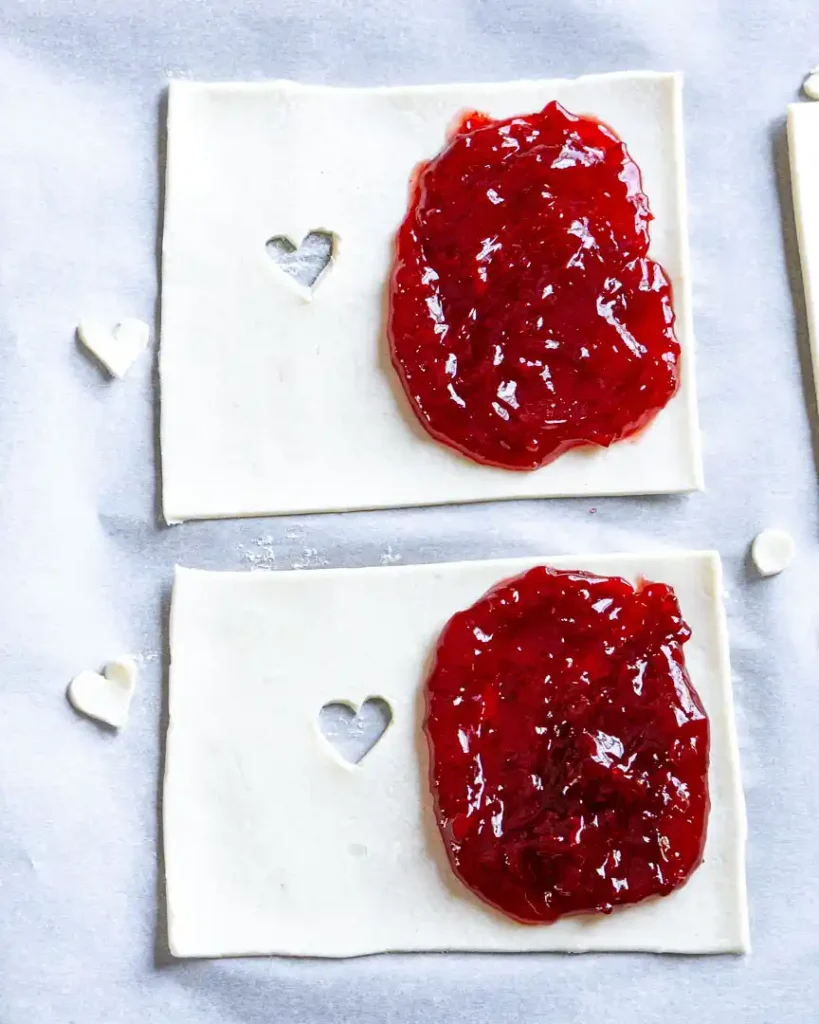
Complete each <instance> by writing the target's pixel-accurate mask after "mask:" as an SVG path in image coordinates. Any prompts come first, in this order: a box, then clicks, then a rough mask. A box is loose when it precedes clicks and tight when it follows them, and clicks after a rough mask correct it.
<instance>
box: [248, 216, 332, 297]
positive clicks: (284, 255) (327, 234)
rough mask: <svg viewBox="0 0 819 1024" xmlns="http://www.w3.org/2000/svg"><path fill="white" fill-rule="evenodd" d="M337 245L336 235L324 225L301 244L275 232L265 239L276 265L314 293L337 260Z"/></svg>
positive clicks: (305, 292) (288, 276) (301, 287)
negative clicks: (335, 256) (323, 228)
mask: <svg viewBox="0 0 819 1024" xmlns="http://www.w3.org/2000/svg"><path fill="white" fill-rule="evenodd" d="M335 247H336V246H335V235H333V233H332V232H331V231H324V230H320V229H316V230H315V231H310V232H309V233H308V234H306V235H305V236H304V238H303V239H302V241H301V245H299V246H296V245H295V244H294V242H293V240H292V239H291V238H288V237H287V235H274V236H273V237H272V238H269V239H268V240H267V242H266V243H265V249H266V250H267V255H268V256H269V257H270V259H271V260H272V261H273V265H274V266H275V267H277V268H278V269H279V270H281V271H282V273H284V274H286V275H287V279H288V281H289V282H290V283H291V284H295V285H296V286H297V288H298V290H299V291H300V292H301V293H302V294H306V295H308V296H312V293H313V290H314V288H315V287H316V285H317V284H318V283H319V281H320V279H321V278H322V276H323V275H324V273H325V272H326V270H327V268H328V267H329V266H330V264H331V263H332V262H333V255H334V252H335Z"/></svg>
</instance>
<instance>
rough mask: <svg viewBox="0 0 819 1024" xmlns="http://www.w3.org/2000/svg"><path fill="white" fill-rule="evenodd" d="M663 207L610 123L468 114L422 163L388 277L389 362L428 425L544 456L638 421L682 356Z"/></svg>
mask: <svg viewBox="0 0 819 1024" xmlns="http://www.w3.org/2000/svg"><path fill="white" fill-rule="evenodd" d="M651 219H652V218H651V213H650V211H649V206H648V199H647V198H646V196H645V195H644V194H643V192H642V185H641V179H640V171H639V168H638V167H637V165H636V164H635V163H634V161H633V160H632V159H631V157H630V156H629V154H628V151H627V149H626V146H625V144H624V143H623V142H622V141H621V140H620V139H619V138H618V137H617V135H616V134H615V133H614V132H613V131H612V130H611V128H609V127H607V126H606V125H605V124H602V123H601V122H599V121H596V120H594V119H593V118H591V117H576V116H574V115H573V114H570V113H569V112H568V111H567V110H565V109H564V108H563V107H561V106H560V104H558V103H549V104H548V105H547V106H546V107H544V109H543V110H541V111H540V112H539V113H536V114H530V115H528V116H526V117H513V118H509V119H508V120H506V121H492V120H490V119H489V118H488V117H486V116H485V115H483V114H478V113H470V114H468V115H466V116H465V117H464V118H463V119H462V120H461V122H460V123H459V125H458V126H457V128H456V130H455V132H454V134H453V135H452V136H451V137H450V139H449V141H448V143H447V145H446V146H445V148H444V149H443V151H442V152H441V153H440V154H439V155H438V156H436V157H435V158H434V159H433V160H431V161H430V162H429V163H427V164H424V165H422V166H421V167H420V168H419V170H418V172H417V175H416V179H415V184H414V189H413V195H412V199H411V204H410V209H409V212H408V214H407V216H406V219H405V220H404V223H403V224H402V226H401V228H400V230H399V232H398V237H397V242H396V254H395V263H394V266H393V271H392V278H391V288H390V310H389V318H388V335H389V340H390V346H391V352H392V361H393V365H394V366H395V369H396V371H397V373H398V375H399V377H400V379H401V382H402V384H403V386H404V390H405V391H406V393H407V396H408V398H409V400H410V403H411V405H412V407H413V409H414V410H415V413H416V415H417V416H418V418H419V420H420V421H421V423H422V424H423V425H424V426H425V427H426V429H427V430H428V431H429V433H430V434H432V436H433V437H435V438H437V439H438V440H439V441H442V442H443V443H445V444H447V445H450V446H451V447H453V448H456V449H457V450H458V451H460V452H462V453H463V454H464V455H467V456H469V457H470V458H472V459H474V460H476V461H477V462H481V463H486V464H489V465H494V466H502V467H505V468H508V469H535V468H537V467H538V466H543V465H545V464H546V463H548V462H551V461H552V460H553V459H556V458H557V457H558V456H560V455H562V454H563V453H564V452H566V451H568V450H569V449H570V448H574V447H576V446H578V445H610V444H611V443H612V442H614V441H618V440H621V439H622V438H625V437H628V436H629V435H632V434H634V433H635V432H637V431H638V430H640V429H641V428H642V427H644V426H645V425H646V424H647V423H648V422H649V421H650V420H651V419H652V418H653V417H654V416H655V415H656V413H657V412H658V411H659V410H660V409H662V408H663V406H664V405H665V404H666V403H667V402H668V400H669V399H670V398H671V397H672V395H673V394H674V393H675V391H676V390H677V386H678V383H679V359H680V346H679V343H678V342H677V339H676V337H675V335H674V311H673V307H672V301H671V298H672V297H671V285H670V283H669V280H668V277H667V276H666V274H665V271H664V270H663V268H662V267H661V266H660V265H659V264H658V263H656V262H654V261H653V260H650V259H648V257H647V253H648V244H649V234H648V225H649V221H650V220H651Z"/></svg>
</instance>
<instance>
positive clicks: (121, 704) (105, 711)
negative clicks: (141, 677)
mask: <svg viewBox="0 0 819 1024" xmlns="http://www.w3.org/2000/svg"><path fill="white" fill-rule="evenodd" d="M137 675H138V673H137V667H136V664H135V663H134V660H133V658H117V660H116V661H110V662H109V663H108V664H107V665H106V666H105V674H104V675H100V674H99V672H91V671H89V670H86V671H84V672H80V674H79V675H77V676H74V678H73V679H72V680H71V682H70V683H69V685H68V691H67V696H68V699H69V701H70V702H71V704H72V705H73V706H74V708H76V710H77V711H79V712H81V713H82V714H83V715H88V717H89V718H95V719H96V720H97V721H98V722H105V724H106V725H111V726H113V727H114V728H115V729H121V728H122V726H123V725H125V723H126V722H127V721H128V712H129V710H130V708H131V701H132V699H133V696H134V690H135V689H136V684H137Z"/></svg>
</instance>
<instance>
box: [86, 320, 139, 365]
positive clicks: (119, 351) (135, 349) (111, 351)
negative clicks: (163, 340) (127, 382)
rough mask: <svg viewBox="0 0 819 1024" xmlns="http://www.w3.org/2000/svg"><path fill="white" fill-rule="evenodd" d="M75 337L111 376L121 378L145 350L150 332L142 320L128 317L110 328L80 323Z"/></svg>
mask: <svg viewBox="0 0 819 1024" xmlns="http://www.w3.org/2000/svg"><path fill="white" fill-rule="evenodd" d="M77 336H78V337H79V339H80V341H81V342H82V344H83V345H84V346H85V347H86V348H87V349H88V351H89V352H91V353H93V354H94V355H95V356H96V357H97V359H99V361H100V362H101V363H102V365H103V366H104V367H105V368H106V370H108V372H109V373H110V374H111V376H112V377H124V376H125V374H126V373H127V372H128V371H129V370H130V369H131V367H132V366H133V364H134V363H135V362H136V360H137V359H138V358H139V357H140V356H141V355H142V353H143V351H144V350H145V348H146V347H147V345H148V338H149V336H150V330H149V328H148V325H147V324H146V323H144V322H143V321H142V320H134V319H131V318H129V319H127V320H123V321H122V323H118V324H115V325H114V326H113V327H111V326H110V325H109V324H105V323H103V322H102V321H101V320H91V319H88V320H82V321H80V325H79V327H78V328H77Z"/></svg>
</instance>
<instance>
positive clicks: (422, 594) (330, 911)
mask: <svg viewBox="0 0 819 1024" xmlns="http://www.w3.org/2000/svg"><path fill="white" fill-rule="evenodd" d="M537 564H551V565H555V566H557V567H561V568H579V569H587V570H590V571H592V572H598V573H603V574H608V575H615V574H616V575H622V576H625V577H627V578H630V579H632V580H636V579H637V578H639V577H640V576H643V575H644V576H647V577H649V578H652V579H658V580H663V581H665V582H668V583H670V584H671V585H672V586H674V587H675V589H676V591H677V595H678V598H679V600H680V605H681V609H682V613H683V615H684V617H685V618H686V619H687V621H688V622H689V624H690V625H691V628H692V632H693V636H692V639H691V641H690V642H689V643H688V644H687V645H686V660H687V663H688V668H689V672H690V674H691V678H692V681H693V683H694V685H695V686H696V688H697V690H698V692H699V694H700V697H701V698H702V700H703V703H704V705H705V708H706V710H707V712H708V714H709V717H710V720H711V737H712V739H711V765H710V769H709V785H710V792H711V816H710V820H709V826H708V838H707V841H706V848H705V856H704V860H703V863H702V864H701V865H700V867H699V868H698V869H697V870H696V871H695V872H694V874H693V875H692V877H691V879H690V880H689V881H688V882H687V884H686V885H685V886H683V887H682V888H681V889H679V890H677V891H676V892H674V893H672V894H671V895H670V896H668V897H665V898H663V899H659V900H649V901H645V902H643V903H641V904H638V905H635V906H633V907H629V908H626V909H623V910H620V911H617V912H615V913H613V914H611V915H609V916H605V915H586V916H582V917H575V918H564V919H562V920H560V921H558V922H556V923H555V924H553V925H544V926H533V925H522V924H520V923H518V922H515V921H513V920H511V919H509V918H506V917H504V916H503V915H501V914H499V913H498V912H496V911H494V910H493V909H491V908H490V907H488V906H487V905H485V904H484V903H482V902H481V901H480V900H478V899H477V898H476V897H475V896H474V895H473V894H472V893H471V892H470V891H469V890H467V889H466V888H465V887H464V886H463V885H461V883H460V882H459V881H458V880H457V879H456V878H455V876H454V875H453V874H452V872H451V870H450V869H449V866H448V863H447V860H446V855H445V853H444V850H443V846H442V844H441V842H440V838H439V836H438V833H437V829H436V828H435V823H434V819H433V817H432V810H431V798H430V794H429V786H428V778H427V762H426V747H425V744H424V742H423V737H422V735H421V732H420V707H421V702H420V696H421V691H422V685H423V679H424V677H425V672H426V667H427V664H428V660H427V659H428V657H429V654H430V651H431V649H432V646H433V644H434V642H435V640H436V638H437V636H438V633H439V631H440V629H441V628H442V626H443V625H444V623H445V622H446V621H447V619H448V618H449V617H450V616H451V614H453V613H454V612H455V611H456V610H458V609H460V608H463V607H466V606H468V605H469V604H471V603H472V602H473V601H474V600H476V599H477V598H478V597H479V596H481V594H483V593H484V592H485V591H486V590H487V589H488V588H489V587H490V586H492V585H494V584H495V583H496V582H498V581H499V580H501V579H504V578H508V577H510V576H513V575H516V574H518V573H520V572H522V571H524V570H526V569H527V568H530V567H531V566H533V565H537ZM171 658H172V662H171V671H170V701H169V708H170V719H169V728H168V736H167V758H166V774H165V791H164V804H163V810H164V844H165V866H166V876H167V897H168V930H169V941H170V948H171V951H172V952H173V954H174V955H175V956H178V957H222V956H239V955H265V954H281V955H295V956H322V957H349V956H357V955H363V954H367V953H374V952H382V951H395V950H407V951H423V950H466V951H469V950H475V951H495V952H503V951H506V952H515V951H536V950H541V951H570V952H585V951H634V950H642V951H649V952H674V953H729V952H746V951H747V950H748V949H749V936H748V911H747V901H746V891H745V860H744V857H745V837H746V822H745V808H744V798H743V793H742V788H741V782H740V770H739V759H738V749H737V739H736V732H735V725H734V710H733V697H732V691H731V678H730V666H729V657H728V639H727V632H726V624H725V616H724V610H723V607H722V573H721V565H720V561H719V557H718V555H716V554H715V553H713V552H680V553H673V554H659V555H658V554H654V555H601V556H582V557H580V556H572V557H567V556H560V557H554V558H546V557H545V558H522V559H504V560H497V561H488V562H461V563H452V564H442V565H435V564H433V565H418V566H407V567H404V566H402V567H389V568H373V569H324V570H311V571H309V572H304V571H288V572H247V573H219V572H209V571H199V570H191V569H183V568H178V569H177V571H176V578H175V584H174V594H173V605H172V612H171ZM374 695H377V696H381V697H383V698H385V699H386V700H387V701H388V702H389V704H390V706H391V708H392V709H393V716H394V717H393V722H392V724H391V726H390V728H389V729H388V731H387V733H385V735H384V737H382V739H381V741H380V742H379V743H378V744H377V746H376V747H375V748H374V749H373V750H372V751H371V753H370V754H369V755H368V756H367V757H366V758H365V759H364V760H363V761H362V762H361V763H360V764H359V765H358V766H355V767H350V765H348V764H346V763H343V762H342V761H341V760H340V759H339V758H338V757H337V756H335V755H334V754H333V752H332V750H331V749H330V748H329V747H328V745H327V743H326V741H325V740H324V739H323V737H322V736H321V735H320V733H319V731H318V729H317V728H316V720H317V716H318V712H319V710H320V708H321V707H322V706H323V705H324V704H325V703H327V702H328V701H332V700H339V699H346V700H349V701H352V702H353V703H355V704H361V703H362V702H363V701H364V700H365V699H366V698H367V697H370V696H374Z"/></svg>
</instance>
